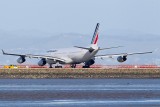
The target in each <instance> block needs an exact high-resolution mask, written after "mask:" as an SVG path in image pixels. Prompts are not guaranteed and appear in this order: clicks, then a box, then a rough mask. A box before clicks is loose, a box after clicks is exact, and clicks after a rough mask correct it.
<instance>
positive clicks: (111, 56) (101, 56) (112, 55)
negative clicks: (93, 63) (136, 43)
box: [95, 52, 153, 58]
mask: <svg viewBox="0 0 160 107" xmlns="http://www.w3.org/2000/svg"><path fill="white" fill-rule="evenodd" d="M149 53H153V52H136V53H120V54H105V55H96V56H95V58H105V57H106V58H113V57H116V56H128V55H138V54H149Z"/></svg>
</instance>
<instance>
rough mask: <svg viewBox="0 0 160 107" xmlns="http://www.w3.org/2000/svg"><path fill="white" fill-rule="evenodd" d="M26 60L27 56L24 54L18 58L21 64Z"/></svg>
mask: <svg viewBox="0 0 160 107" xmlns="http://www.w3.org/2000/svg"><path fill="white" fill-rule="evenodd" d="M25 61H26V59H25V57H23V56H20V57H19V58H18V59H17V62H18V63H19V64H21V63H23V62H25Z"/></svg>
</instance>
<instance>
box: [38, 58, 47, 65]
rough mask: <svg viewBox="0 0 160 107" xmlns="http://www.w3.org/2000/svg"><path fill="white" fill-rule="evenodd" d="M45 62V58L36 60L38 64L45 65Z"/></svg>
mask: <svg viewBox="0 0 160 107" xmlns="http://www.w3.org/2000/svg"><path fill="white" fill-rule="evenodd" d="M46 63H47V61H46V59H41V60H40V61H39V62H38V65H39V66H44V65H46Z"/></svg>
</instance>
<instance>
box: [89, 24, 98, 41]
mask: <svg viewBox="0 0 160 107" xmlns="http://www.w3.org/2000/svg"><path fill="white" fill-rule="evenodd" d="M98 30H99V23H97V26H96V29H95V31H94V34H93V38H92V41H91V44H97V42H98V34H99V32H98Z"/></svg>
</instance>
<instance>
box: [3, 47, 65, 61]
mask: <svg viewBox="0 0 160 107" xmlns="http://www.w3.org/2000/svg"><path fill="white" fill-rule="evenodd" d="M2 53H3V54H4V55H11V56H21V57H28V58H44V59H50V60H55V61H61V62H65V60H64V59H61V58H58V57H53V56H47V55H33V54H13V53H6V52H4V51H3V50H2Z"/></svg>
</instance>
